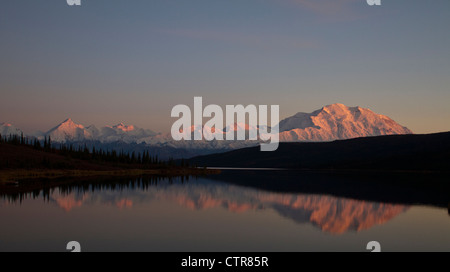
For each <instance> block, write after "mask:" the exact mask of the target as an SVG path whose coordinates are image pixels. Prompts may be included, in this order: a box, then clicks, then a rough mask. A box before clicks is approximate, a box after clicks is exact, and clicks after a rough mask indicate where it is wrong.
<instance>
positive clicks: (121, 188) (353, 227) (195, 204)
mask: <svg viewBox="0 0 450 272" xmlns="http://www.w3.org/2000/svg"><path fill="white" fill-rule="evenodd" d="M27 198H44V199H45V200H46V201H47V203H48V204H49V205H56V206H58V207H60V208H61V209H63V210H64V211H65V212H68V213H70V212H73V211H74V210H76V209H78V208H81V207H90V206H107V207H114V208H117V209H120V210H127V209H133V208H135V207H138V206H139V205H140V204H142V203H146V202H150V203H152V204H153V203H154V205H158V203H160V202H161V201H166V202H171V203H176V204H177V205H180V206H182V207H186V208H187V209H190V210H196V211H202V210H207V209H213V208H221V209H225V210H227V211H229V212H231V213H246V212H249V211H256V212H265V211H268V210H272V211H275V212H276V213H277V214H278V215H279V216H281V217H283V218H287V219H289V220H292V221H293V222H295V223H297V224H305V223H309V224H312V225H313V226H315V227H317V228H319V229H321V230H322V231H324V232H327V233H332V234H343V233H345V232H349V231H363V230H367V229H370V228H372V227H373V226H376V225H381V224H384V223H386V222H388V221H390V220H391V219H393V218H395V217H396V216H398V215H399V214H401V213H404V212H406V211H407V210H408V209H409V206H406V205H397V204H385V203H378V202H373V201H364V200H354V199H348V198H341V197H334V196H329V195H320V194H303V193H286V192H271V191H266V190H261V189H255V188H250V187H242V186H239V185H232V184H229V183H224V182H218V181H212V180H207V179H200V180H190V181H188V182H185V181H184V180H181V179H174V180H170V181H168V180H165V179H162V180H159V181H155V180H151V181H148V180H144V179H137V180H133V181H121V182H118V183H117V182H115V183H111V184H109V183H100V184H96V183H92V184H89V185H86V184H83V185H77V184H70V185H66V186H64V185H63V186H59V187H55V188H52V189H48V190H46V191H41V190H35V191H33V192H25V193H21V194H20V195H15V196H12V195H6V196H5V195H4V196H3V201H2V202H1V206H5V205H6V206H7V205H9V204H11V203H14V202H20V201H23V200H24V199H27Z"/></svg>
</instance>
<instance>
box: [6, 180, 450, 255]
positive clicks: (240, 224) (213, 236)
mask: <svg viewBox="0 0 450 272" xmlns="http://www.w3.org/2000/svg"><path fill="white" fill-rule="evenodd" d="M272 174H273V175H272V176H270V175H268V174H267V173H263V174H255V173H252V174H249V173H247V172H245V171H236V172H234V173H227V174H225V175H223V176H222V175H221V176H217V177H216V176H214V177H212V176H211V177H203V178H190V179H188V180H186V179H181V178H176V179H170V180H169V179H167V178H160V179H150V180H149V179H133V180H126V179H122V180H112V181H104V180H103V181H90V182H86V181H84V182H80V183H73V184H67V185H62V186H59V187H53V188H50V189H48V190H35V191H28V192H23V193H20V194H19V193H8V194H3V195H2V196H1V197H0V218H1V224H0V251H65V247H66V244H67V242H69V241H73V240H75V241H78V242H80V243H81V246H82V250H83V251H365V247H366V244H367V243H368V242H369V241H372V240H376V241H379V242H380V243H381V246H382V250H383V251H450V217H449V214H448V209H447V207H446V206H445V201H440V202H439V201H438V202H439V203H441V202H442V203H444V204H442V203H441V204H439V203H434V202H433V201H428V200H427V199H428V198H427V197H429V196H430V195H429V194H428V193H427V194H426V196H425V197H424V196H423V195H420V194H419V195H417V196H415V195H414V193H411V192H408V195H407V196H403V197H399V198H400V200H399V201H396V200H395V196H394V198H389V199H388V201H377V197H376V194H378V193H379V192H378V191H377V190H380V191H381V192H383V190H385V188H380V186H379V185H377V186H376V188H374V187H373V186H372V185H370V184H368V185H367V186H364V188H367V190H366V191H365V193H362V194H360V195H359V194H358V193H354V192H353V191H354V189H355V188H354V186H351V184H350V185H349V184H347V183H345V182H344V183H342V182H339V181H334V180H333V179H334V177H333V176H332V175H330V176H326V177H321V178H320V181H317V182H315V181H314V180H313V181H308V180H303V179H302V177H301V174H298V173H283V174H282V175H280V174H279V173H276V171H274V172H273V173H272ZM309 178H310V177H309ZM313 179H314V178H313ZM249 184H250V185H249ZM255 184H256V185H258V186H255ZM292 184H295V186H292ZM311 184H314V185H311ZM316 184H320V186H316ZM327 184H329V186H328V185H327ZM259 185H260V186H259ZM19 186H22V185H19ZM349 186H351V187H352V188H350V187H349ZM381 186H383V185H381ZM322 187H323V188H324V189H321V188H322ZM335 189H336V190H335ZM357 189H358V190H359V191H364V190H363V189H359V188H357ZM333 190H335V191H336V192H338V193H333V192H332V191H333ZM352 190H353V191H352ZM386 190H391V191H392V190H394V189H392V188H389V187H388V188H387V189H386ZM321 191H322V193H321ZM400 191H402V192H403V190H400ZM419 191H420V190H419ZM346 192H349V193H346ZM374 195H375V196H374ZM444 195H445V192H444ZM411 196H412V198H411ZM431 197H432V196H431ZM439 197H440V198H441V199H442V192H440V195H439ZM364 198H367V199H364ZM444 200H445V198H444ZM416 202H417V203H416Z"/></svg>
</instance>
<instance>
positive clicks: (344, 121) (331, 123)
mask: <svg viewBox="0 0 450 272" xmlns="http://www.w3.org/2000/svg"><path fill="white" fill-rule="evenodd" d="M392 134H412V131H411V130H409V129H408V128H406V127H404V126H401V125H399V124H398V123H396V122H395V121H394V120H392V119H391V118H389V117H387V116H385V115H381V114H377V113H374V112H373V111H371V110H369V109H364V108H361V107H347V106H345V105H343V104H333V105H328V106H325V107H323V108H322V109H320V110H317V111H314V112H312V113H303V112H300V113H297V114H296V115H294V116H292V117H289V118H286V119H284V120H282V121H281V122H280V141H282V142H292V141H333V140H343V139H351V138H358V137H367V136H380V135H392Z"/></svg>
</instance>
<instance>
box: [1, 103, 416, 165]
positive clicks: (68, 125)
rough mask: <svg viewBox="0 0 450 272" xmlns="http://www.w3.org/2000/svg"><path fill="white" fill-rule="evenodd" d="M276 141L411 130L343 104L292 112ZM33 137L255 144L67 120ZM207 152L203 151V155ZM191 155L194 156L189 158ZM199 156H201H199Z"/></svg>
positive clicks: (215, 147) (10, 130)
mask: <svg viewBox="0 0 450 272" xmlns="http://www.w3.org/2000/svg"><path fill="white" fill-rule="evenodd" d="M279 128H280V141H282V142H293V141H333V140H342V139H350V138H357V137H367V136H379V135H390V134H411V133H412V132H411V131H410V130H409V129H408V128H406V127H403V126H401V125H399V124H398V123H396V122H395V121H393V120H392V119H390V118H389V117H387V116H384V115H380V114H377V113H374V112H373V111H371V110H369V109H364V108H360V107H347V106H345V105H343V104H333V105H328V106H325V107H323V108H321V109H320V110H316V111H314V112H312V113H297V114H296V115H294V116H292V117H289V118H286V119H284V120H282V121H281V122H280V123H279ZM258 130H259V128H258V127H251V126H248V125H246V124H234V126H227V127H224V129H223V130H222V131H219V130H217V131H216V130H215V129H214V128H213V129H211V128H209V129H207V130H206V132H205V130H203V132H204V133H209V134H211V133H221V134H223V136H224V137H223V138H224V139H226V138H227V135H228V134H230V133H237V132H239V131H243V132H244V133H245V135H246V137H247V139H248V137H249V136H255V135H258V132H259V131H258ZM0 132H1V134H2V135H7V134H20V133H21V131H20V130H19V129H16V128H14V127H13V126H12V125H10V124H5V123H3V124H1V126H0ZM181 132H182V133H185V134H191V139H194V135H199V134H201V133H202V127H201V126H198V127H196V126H192V127H191V128H190V129H189V130H186V131H184V132H183V131H181ZM28 136H34V137H37V138H38V139H44V137H46V136H47V137H48V136H50V137H51V139H52V141H53V142H63V143H64V142H78V143H80V142H81V143H83V142H86V141H95V142H96V143H97V144H99V143H100V144H104V145H107V148H108V149H111V148H114V146H120V148H121V149H122V148H124V145H130V144H133V145H135V146H136V145H138V146H139V147H134V148H143V147H153V148H158V149H164V150H169V149H170V150H171V152H172V153H176V151H174V150H180V152H179V153H180V154H181V149H183V150H189V151H190V152H188V153H189V154H192V152H193V153H195V154H197V153H198V154H200V153H201V152H205V151H207V152H208V153H215V152H220V151H226V150H232V149H238V148H244V147H249V146H255V145H258V144H259V142H258V141H250V140H246V141H217V140H213V141H206V140H200V141H194V140H192V141H185V140H182V141H175V140H173V138H172V136H171V134H170V133H167V134H163V133H155V132H153V131H152V130H149V129H143V128H139V127H136V126H133V125H125V124H123V123H120V124H117V125H114V126H104V127H101V128H97V127H95V126H94V125H91V126H88V127H85V126H83V125H81V124H77V123H75V122H74V121H73V120H72V119H70V118H69V119H67V120H65V121H64V122H62V123H61V124H59V125H57V126H56V127H54V128H52V129H50V130H49V131H47V132H44V133H42V132H41V133H37V134H34V135H28ZM208 150H209V151H208ZM195 154H194V155H195ZM202 154H205V153H202ZM174 157H175V156H174Z"/></svg>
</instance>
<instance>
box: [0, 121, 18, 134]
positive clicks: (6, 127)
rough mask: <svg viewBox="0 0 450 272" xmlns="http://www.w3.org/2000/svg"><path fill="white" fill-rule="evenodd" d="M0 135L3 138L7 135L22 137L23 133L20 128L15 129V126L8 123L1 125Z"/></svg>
mask: <svg viewBox="0 0 450 272" xmlns="http://www.w3.org/2000/svg"><path fill="white" fill-rule="evenodd" d="M0 134H1V135H2V136H7V135H20V134H22V131H21V130H20V129H18V128H15V127H14V126H13V125H11V124H8V123H0Z"/></svg>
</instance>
